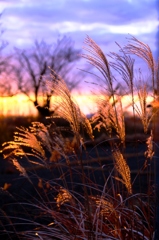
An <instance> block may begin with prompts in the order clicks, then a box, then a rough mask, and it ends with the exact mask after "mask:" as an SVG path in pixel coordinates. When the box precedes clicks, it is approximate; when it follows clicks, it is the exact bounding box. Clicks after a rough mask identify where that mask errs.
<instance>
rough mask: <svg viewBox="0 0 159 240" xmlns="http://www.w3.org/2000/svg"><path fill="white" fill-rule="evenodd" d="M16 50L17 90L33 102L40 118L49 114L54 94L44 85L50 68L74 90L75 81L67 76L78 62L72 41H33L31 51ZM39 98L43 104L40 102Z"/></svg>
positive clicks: (48, 76)
mask: <svg viewBox="0 0 159 240" xmlns="http://www.w3.org/2000/svg"><path fill="white" fill-rule="evenodd" d="M15 51H16V63H14V67H13V68H14V73H15V78H16V80H17V83H18V89H19V91H20V92H21V93H24V94H25V95H26V96H27V97H28V98H29V100H31V101H32V102H33V104H34V106H35V107H36V108H37V110H38V113H39V114H40V115H43V116H48V115H50V114H51V111H50V101H51V96H52V94H53V92H52V91H48V89H47V88H46V86H45V81H46V79H48V78H50V69H52V70H53V74H58V75H60V76H61V77H62V78H63V79H64V80H65V81H66V83H68V86H69V87H70V88H71V89H72V88H74V87H75V86H77V84H78V80H75V79H74V82H71V81H70V80H69V79H70V78H69V77H70V76H69V75H70V71H71V70H72V68H73V64H74V62H75V61H76V60H78V59H79V51H78V50H75V49H74V47H73V43H72V41H71V39H70V38H68V37H66V36H64V37H63V38H61V39H58V40H57V42H56V43H55V44H48V43H46V42H45V41H41V42H38V41H35V43H34V46H33V47H32V48H31V49H28V50H20V49H15ZM40 96H41V97H42V99H43V103H40V101H39V97H40Z"/></svg>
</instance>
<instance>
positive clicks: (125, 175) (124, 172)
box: [113, 149, 132, 194]
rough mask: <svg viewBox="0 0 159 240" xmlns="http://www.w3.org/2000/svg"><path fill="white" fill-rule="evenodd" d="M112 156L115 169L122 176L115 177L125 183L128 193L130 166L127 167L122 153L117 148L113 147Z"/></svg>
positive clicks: (129, 189) (130, 192)
mask: <svg viewBox="0 0 159 240" xmlns="http://www.w3.org/2000/svg"><path fill="white" fill-rule="evenodd" d="M113 158H114V162H115V164H114V166H115V169H116V170H117V172H118V173H119V174H120V176H121V177H122V178H118V177H115V178H116V179H117V180H119V181H120V182H122V183H123V184H124V185H125V187H126V188H127V191H128V193H129V194H132V184H131V172H130V168H129V166H128V164H127V162H126V160H125V159H124V157H123V155H122V153H121V152H120V151H119V149H115V150H114V151H113Z"/></svg>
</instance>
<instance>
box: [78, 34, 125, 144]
mask: <svg viewBox="0 0 159 240" xmlns="http://www.w3.org/2000/svg"><path fill="white" fill-rule="evenodd" d="M85 44H86V45H87V46H88V47H84V49H85V50H86V51H87V52H88V53H89V54H82V56H83V57H84V58H86V59H87V60H88V62H89V63H90V64H92V65H93V66H94V67H96V68H97V69H98V70H99V71H100V72H101V74H102V76H103V77H104V80H105V85H106V87H105V89H107V91H108V94H107V95H108V96H111V98H112V101H113V104H112V105H111V106H109V105H108V101H107V99H106V103H105V102H104V104H103V103H102V104H100V106H99V109H100V110H99V112H100V114H99V117H98V115H97V116H95V118H96V117H97V118H100V117H101V118H102V120H106V121H108V124H107V123H106V122H104V121H103V122H104V125H105V126H106V129H107V130H108V131H109V132H111V127H112V126H111V125H112V124H114V127H115V129H116V131H117V134H118V136H119V137H120V139H121V141H122V143H124V141H125V127H124V121H123V117H121V116H123V115H122V114H123V112H122V103H121V100H120V99H119V103H120V112H119V114H118V110H117V108H116V106H117V104H116V98H115V92H116V90H115V88H114V86H113V80H114V77H113V75H112V73H111V69H110V67H111V65H110V63H109V62H108V60H107V58H106V56H105V55H104V53H103V52H102V50H101V49H100V47H99V46H98V45H97V44H96V43H95V42H94V41H93V40H92V39H91V38H90V37H89V36H87V38H86V39H85ZM112 107H113V109H111V108H112ZM105 110H106V114H108V116H109V117H107V116H106V114H104V118H103V114H102V111H105ZM120 113H122V114H121V115H120ZM109 118H110V120H108V119H109ZM110 123H111V124H110ZM101 125H102V124H101ZM110 126H111V127H110Z"/></svg>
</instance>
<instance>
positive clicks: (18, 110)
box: [0, 95, 153, 116]
mask: <svg viewBox="0 0 159 240" xmlns="http://www.w3.org/2000/svg"><path fill="white" fill-rule="evenodd" d="M100 98H101V99H102V98H103V97H102V96H99V95H74V96H73V99H74V101H75V102H76V103H77V104H78V106H79V107H80V109H81V111H82V112H83V113H84V114H86V115H88V114H91V113H95V112H96V111H97V101H98V100H99V99H100ZM152 100H153V99H152V97H148V98H147V103H150V102H151V101H152ZM53 101H59V98H57V97H52V102H53ZM135 102H136V105H137V106H138V107H139V108H140V104H139V101H138V99H137V97H136V98H135ZM59 104H60V101H59ZM122 104H123V109H124V110H125V111H127V112H131V111H132V107H131V97H130V96H124V97H123V98H122ZM0 115H1V116H29V115H32V116H36V115H37V111H36V108H35V107H34V104H33V103H32V102H31V101H29V100H28V98H27V97H26V96H24V95H17V96H14V97H3V98H0Z"/></svg>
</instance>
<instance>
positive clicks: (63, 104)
mask: <svg viewBox="0 0 159 240" xmlns="http://www.w3.org/2000/svg"><path fill="white" fill-rule="evenodd" d="M52 71H53V70H52ZM47 85H48V87H50V88H52V89H53V91H54V95H55V96H57V97H58V98H59V101H55V102H54V103H53V108H54V110H55V113H57V115H58V116H57V117H61V118H63V119H65V120H66V121H68V122H69V123H70V126H71V129H72V132H73V133H74V135H75V136H76V137H77V140H78V141H79V143H80V142H81V143H82V138H81V136H80V126H81V125H83V126H84V127H85V129H86V130H87V133H88V134H89V136H90V138H91V139H93V134H92V127H91V124H90V122H89V120H88V119H87V117H86V116H85V115H84V114H83V113H82V112H81V110H80V108H79V106H78V105H77V104H76V103H75V102H74V101H73V99H72V96H71V94H70V91H69V89H68V87H67V85H66V83H65V82H64V80H63V79H61V78H60V77H59V76H58V78H57V77H55V74H53V75H52V82H51V83H50V82H47ZM55 117H56V116H55Z"/></svg>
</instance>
